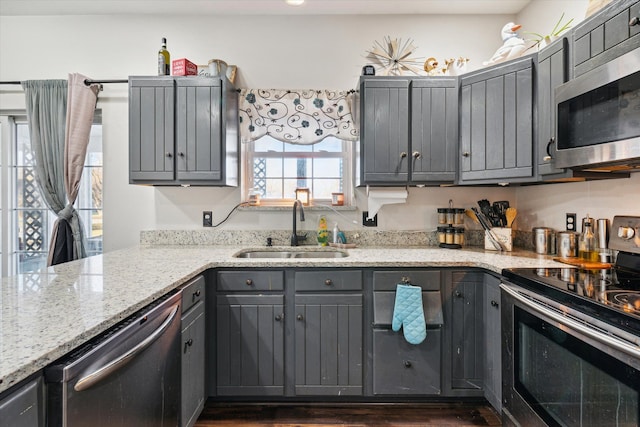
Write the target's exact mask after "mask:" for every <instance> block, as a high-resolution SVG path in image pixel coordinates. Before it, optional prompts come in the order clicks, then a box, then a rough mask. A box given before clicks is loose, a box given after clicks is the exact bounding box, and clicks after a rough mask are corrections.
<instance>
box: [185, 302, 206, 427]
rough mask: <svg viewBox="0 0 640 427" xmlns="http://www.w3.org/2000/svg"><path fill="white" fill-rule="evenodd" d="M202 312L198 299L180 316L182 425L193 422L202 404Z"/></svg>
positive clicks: (203, 363)
mask: <svg viewBox="0 0 640 427" xmlns="http://www.w3.org/2000/svg"><path fill="white" fill-rule="evenodd" d="M204 316H205V314H204V302H203V301H200V302H198V303H196V305H195V306H194V307H193V308H191V309H190V310H189V311H188V312H187V314H186V315H185V316H183V317H182V387H181V390H182V406H181V411H180V425H181V426H182V427H191V426H193V425H194V424H195V422H196V420H197V419H198V416H199V415H200V412H202V409H203V408H204V401H205V389H204V387H205V385H204V379H205V375H204V372H205V318H204Z"/></svg>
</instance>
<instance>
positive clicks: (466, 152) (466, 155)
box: [462, 151, 471, 157]
mask: <svg viewBox="0 0 640 427" xmlns="http://www.w3.org/2000/svg"><path fill="white" fill-rule="evenodd" d="M470 155H471V153H469V152H468V151H465V152H464V153H462V157H469V156H470Z"/></svg>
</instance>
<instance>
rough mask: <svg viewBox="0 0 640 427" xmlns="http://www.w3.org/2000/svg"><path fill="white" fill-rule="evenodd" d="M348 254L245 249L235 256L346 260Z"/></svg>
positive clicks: (327, 251) (320, 250)
mask: <svg viewBox="0 0 640 427" xmlns="http://www.w3.org/2000/svg"><path fill="white" fill-rule="evenodd" d="M347 256H349V254H348V253H347V252H343V251H336V250H331V249H328V250H325V249H311V250H308V249H300V250H296V249H293V248H292V249H274V250H268V249H245V250H242V251H240V252H238V253H237V254H235V255H234V257H236V258H344V257H347Z"/></svg>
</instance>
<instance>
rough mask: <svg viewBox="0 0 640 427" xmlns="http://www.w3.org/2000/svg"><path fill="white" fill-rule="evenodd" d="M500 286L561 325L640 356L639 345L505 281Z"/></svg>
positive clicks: (626, 352) (532, 308)
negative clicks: (529, 296) (540, 301)
mask: <svg viewBox="0 0 640 427" xmlns="http://www.w3.org/2000/svg"><path fill="white" fill-rule="evenodd" d="M500 288H501V289H502V290H503V291H505V292H506V293H507V294H509V295H510V296H511V297H513V298H515V299H516V300H517V301H518V302H520V303H522V304H523V305H525V306H527V307H528V308H530V309H531V310H533V311H535V312H537V313H539V314H542V315H543V316H547V317H548V318H550V319H552V320H554V321H556V322H558V323H560V324H561V325H564V326H566V327H567V328H569V329H573V330H574V331H577V332H579V333H581V334H583V335H585V336H588V337H590V338H592V339H594V340H596V341H598V342H599V343H601V344H604V345H606V346H609V347H614V348H615V349H617V350H619V351H621V352H623V353H624V354H626V355H628V356H632V357H636V358H638V357H640V347H638V346H634V345H632V344H629V343H627V342H625V341H622V340H621V339H619V338H617V337H615V336H613V335H607V334H603V333H602V332H599V331H598V330H595V329H593V328H590V327H588V326H585V325H583V324H582V323H580V322H577V321H575V320H572V319H570V318H568V317H566V316H563V315H561V314H558V313H556V312H554V311H552V310H549V309H548V308H546V307H544V306H542V305H540V304H536V303H535V302H533V301H530V300H528V299H527V298H525V297H523V296H522V295H520V294H519V293H518V292H517V291H515V290H514V289H512V288H511V287H509V286H508V285H505V284H504V283H501V284H500Z"/></svg>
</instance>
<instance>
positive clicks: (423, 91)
mask: <svg viewBox="0 0 640 427" xmlns="http://www.w3.org/2000/svg"><path fill="white" fill-rule="evenodd" d="M360 93H361V98H360V106H361V125H360V129H361V135H360V140H361V147H360V156H361V176H360V181H361V182H360V183H359V184H362V185H364V184H372V185H406V184H434V185H436V184H443V183H452V182H453V181H454V180H455V177H456V168H457V157H456V155H457V145H458V143H457V141H458V137H457V135H458V89H457V79H456V78H455V77H414V78H408V77H362V78H361V80H360Z"/></svg>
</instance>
